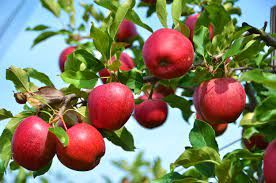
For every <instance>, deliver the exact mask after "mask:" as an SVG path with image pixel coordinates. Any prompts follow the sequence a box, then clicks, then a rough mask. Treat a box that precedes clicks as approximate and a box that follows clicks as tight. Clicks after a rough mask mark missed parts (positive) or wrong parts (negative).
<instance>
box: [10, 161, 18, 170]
mask: <svg viewBox="0 0 276 183" xmlns="http://www.w3.org/2000/svg"><path fill="white" fill-rule="evenodd" d="M19 167H20V166H19V165H18V164H17V163H16V161H12V162H11V163H10V169H11V170H17V169H19Z"/></svg>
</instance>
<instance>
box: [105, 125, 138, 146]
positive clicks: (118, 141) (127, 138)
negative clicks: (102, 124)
mask: <svg viewBox="0 0 276 183" xmlns="http://www.w3.org/2000/svg"><path fill="white" fill-rule="evenodd" d="M101 132H102V135H103V136H104V137H105V138H107V139H108V140H109V141H111V142H112V143H113V144H115V145H117V146H120V147H121V148H122V149H124V150H125V151H134V150H135V146H134V139H133V136H132V135H131V133H130V132H129V131H128V130H127V129H126V128H125V127H122V128H121V129H119V130H116V131H114V132H109V131H105V130H102V131H101Z"/></svg>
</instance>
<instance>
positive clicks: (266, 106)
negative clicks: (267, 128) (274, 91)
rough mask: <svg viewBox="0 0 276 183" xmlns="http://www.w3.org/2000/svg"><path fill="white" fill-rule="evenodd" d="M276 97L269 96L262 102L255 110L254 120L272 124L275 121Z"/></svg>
mask: <svg viewBox="0 0 276 183" xmlns="http://www.w3.org/2000/svg"><path fill="white" fill-rule="evenodd" d="M275 106H276V96H271V97H268V98H266V99H265V100H263V101H262V103H261V104H259V105H258V106H257V107H256V108H255V115H254V118H255V119H256V121H259V122H263V123H266V122H271V123H274V122H275V121H276V108H275Z"/></svg>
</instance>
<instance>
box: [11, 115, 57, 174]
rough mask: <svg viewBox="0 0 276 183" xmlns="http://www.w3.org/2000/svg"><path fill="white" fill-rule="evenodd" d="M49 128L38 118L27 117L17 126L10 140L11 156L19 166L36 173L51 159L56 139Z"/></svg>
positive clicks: (54, 150) (53, 154)
mask: <svg viewBox="0 0 276 183" xmlns="http://www.w3.org/2000/svg"><path fill="white" fill-rule="evenodd" d="M49 127H50V125H49V124H48V123H46V122H45V121H44V120H42V119H41V118H39V117H38V116H30V117H27V118H25V119H24V120H23V121H22V122H21V123H20V124H19V125H18V127H17V128H16V130H15V132H14V135H13V138H12V155H13V159H14V160H15V161H16V162H17V163H18V164H19V165H20V166H22V167H24V168H26V169H28V170H32V171H37V170H39V169H41V168H43V167H45V166H46V165H47V164H48V163H50V161H51V160H52V159H53V157H54V156H55V152H56V137H55V136H54V134H52V133H50V132H49V131H48V129H49Z"/></svg>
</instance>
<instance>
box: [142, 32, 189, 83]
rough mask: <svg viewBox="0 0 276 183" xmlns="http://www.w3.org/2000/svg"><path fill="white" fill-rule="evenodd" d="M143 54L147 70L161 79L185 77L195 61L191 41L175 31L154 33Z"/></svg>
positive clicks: (146, 43)
mask: <svg viewBox="0 0 276 183" xmlns="http://www.w3.org/2000/svg"><path fill="white" fill-rule="evenodd" d="M142 53H143V58H144V62H145V64H146V66H147V68H148V69H149V70H150V72H151V73H152V74H153V75H154V76H156V77H158V78H161V79H172V78H177V77H180V76H182V75H184V74H185V73H186V72H188V71H189V69H190V68H191V66H192V64H193V60H194V48H193V45H192V43H191V41H190V40H189V39H188V38H186V37H185V36H184V35H183V34H181V33H180V32H178V31H176V30H173V29H159V30H158V31H156V32H154V33H153V34H152V35H151V36H150V37H149V38H148V39H147V41H146V42H145V44H144V47H143V51H142Z"/></svg>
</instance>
